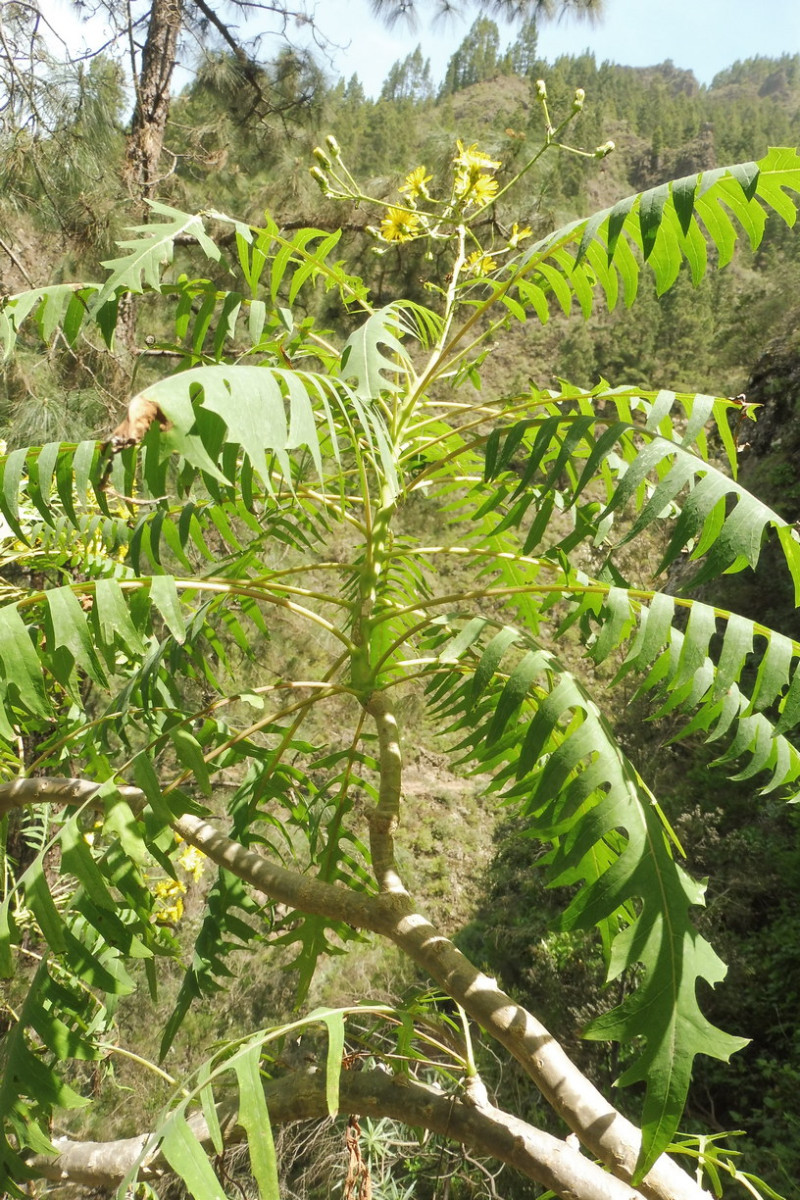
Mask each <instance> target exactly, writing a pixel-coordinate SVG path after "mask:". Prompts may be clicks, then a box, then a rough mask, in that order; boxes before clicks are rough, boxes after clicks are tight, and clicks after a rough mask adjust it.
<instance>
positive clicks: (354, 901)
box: [0, 779, 708, 1200]
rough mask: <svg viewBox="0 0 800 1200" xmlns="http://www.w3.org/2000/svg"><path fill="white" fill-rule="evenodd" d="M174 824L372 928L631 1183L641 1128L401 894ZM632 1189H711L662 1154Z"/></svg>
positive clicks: (659, 1193) (687, 1198) (201, 825)
mask: <svg viewBox="0 0 800 1200" xmlns="http://www.w3.org/2000/svg"><path fill="white" fill-rule="evenodd" d="M70 783H71V784H74V785H75V792H76V794H80V795H81V796H82V798H83V800H84V801H85V800H86V799H87V798H88V792H90V791H91V788H92V787H94V786H95V785H92V784H88V785H87V783H86V781H81V780H73V781H70V780H51V779H36V780H16V781H15V782H14V783H11V784H6V785H4V786H2V787H0V812H3V811H8V808H10V807H12V803H10V801H11V798H12V796H13V797H16V799H15V803H16V804H20V803H22V802H23V801H22V800H21V796H22V795H24V794H25V791H26V788H31V789H33V788H34V787H35V798H36V799H39V800H43V799H57V798H62V799H63V798H66V796H67V795H68V794H69V788H67V787H65V785H66V784H70ZM129 790H130V791H132V792H133V791H135V789H129ZM30 798H31V799H33V798H34V797H33V796H31V797H30ZM70 802H72V803H75V802H76V801H75V799H72V800H71V801H70ZM4 806H5V807H4ZM173 828H174V829H175V830H176V831H177V832H178V833H180V834H181V836H182V837H183V838H184V839H185V840H186V841H187V842H189V843H190V844H191V845H193V846H196V847H197V848H198V849H199V850H202V851H203V852H204V853H205V854H206V855H207V856H208V857H209V858H210V859H211V860H212V861H213V862H215V863H217V865H218V866H222V867H226V868H227V869H228V870H229V871H231V872H232V873H233V874H234V875H237V876H238V877H239V878H240V879H242V880H244V881H245V882H246V883H249V884H251V885H252V886H253V887H255V888H257V889H258V890H259V891H262V892H264V893H265V894H267V895H268V896H271V897H272V898H273V899H275V900H278V901H280V902H282V903H284V904H287V905H289V906H290V907H292V908H296V909H299V910H300V911H302V912H307V913H315V914H319V915H323V916H327V917H330V918H331V919H333V920H341V921H346V922H347V923H348V924H350V925H353V926H354V927H356V928H359V929H369V930H371V931H372V932H373V933H377V934H380V935H382V936H383V937H387V938H389V939H390V940H391V941H393V942H394V943H395V945H397V946H398V947H399V948H400V949H401V950H403V951H404V952H405V953H406V954H407V955H408V956H409V957H410V958H411V959H413V961H414V962H415V963H417V965H418V966H420V967H421V968H422V969H423V970H424V971H425V972H426V973H427V974H428V975H430V976H431V978H432V979H434V980H435V981H436V982H437V983H438V984H439V985H440V986H441V987H442V988H443V989H444V990H445V991H446V992H447V993H448V995H450V996H452V998H453V999H454V1000H456V1001H457V1002H458V1003H459V1004H460V1005H461V1006H462V1007H463V1008H464V1010H465V1011H466V1013H467V1014H468V1015H469V1016H470V1017H471V1018H472V1019H473V1020H474V1021H476V1022H477V1023H478V1024H479V1025H480V1026H481V1027H482V1028H483V1029H485V1030H486V1032H487V1033H489V1034H490V1035H491V1036H492V1037H493V1038H495V1039H496V1040H497V1041H498V1042H500V1044H501V1045H502V1046H504V1047H505V1048H506V1049H507V1050H508V1052H509V1053H510V1054H511V1055H513V1057H514V1058H516V1059H517V1061H518V1062H519V1063H520V1064H521V1066H522V1067H523V1069H524V1070H525V1071H526V1073H527V1074H528V1075H529V1076H530V1078H531V1079H532V1080H533V1081H534V1083H535V1084H536V1086H537V1087H538V1088H539V1090H540V1091H541V1093H542V1095H543V1096H544V1097H545V1099H546V1100H547V1101H548V1103H549V1104H550V1105H551V1106H552V1107H553V1109H554V1110H555V1111H556V1112H557V1113H558V1115H559V1116H560V1117H561V1118H562V1119H563V1120H564V1121H565V1122H566V1124H567V1125H568V1126H569V1128H570V1129H572V1130H573V1131H574V1132H575V1133H576V1134H577V1136H578V1137H579V1139H580V1141H581V1142H582V1143H583V1145H584V1146H586V1147H587V1149H589V1150H590V1151H591V1153H592V1154H593V1155H595V1156H596V1157H597V1158H599V1159H601V1160H602V1161H603V1162H605V1163H606V1164H607V1165H608V1166H609V1167H610V1168H611V1170H612V1171H613V1173H614V1175H615V1176H617V1177H618V1178H620V1179H624V1180H630V1179H631V1178H632V1176H633V1171H634V1166H635V1163H636V1159H637V1157H638V1154H639V1147H640V1145H641V1133H640V1131H639V1130H638V1129H637V1128H636V1127H635V1126H634V1125H633V1124H632V1123H631V1122H630V1121H628V1120H627V1119H626V1118H625V1117H623V1116H622V1114H621V1113H619V1112H617V1110H616V1109H615V1108H614V1107H613V1105H611V1104H609V1103H608V1101H607V1100H606V1099H605V1098H604V1097H603V1096H602V1095H601V1093H600V1092H599V1091H598V1090H597V1088H595V1087H594V1085H593V1084H592V1083H590V1081H589V1080H588V1079H587V1078H586V1077H585V1076H584V1075H583V1074H582V1072H581V1071H580V1070H579V1069H578V1068H577V1067H576V1066H575V1064H574V1063H573V1062H571V1060H570V1059H569V1058H568V1056H567V1055H566V1053H565V1052H564V1050H563V1049H562V1048H561V1046H560V1045H559V1044H558V1042H557V1041H556V1040H555V1038H554V1037H553V1036H552V1034H551V1033H550V1032H549V1031H548V1030H547V1029H546V1028H545V1026H544V1025H542V1023H541V1022H540V1021H538V1020H537V1019H536V1017H535V1016H533V1014H532V1013H529V1012H528V1011H527V1010H526V1009H525V1008H523V1007H522V1006H521V1005H519V1004H515V1003H514V1001H513V1000H512V999H511V998H510V997H509V996H507V995H506V994H505V993H504V992H503V991H501V990H500V988H499V987H498V986H497V983H496V981H495V980H494V979H490V978H489V977H488V976H486V975H484V974H482V972H480V971H479V970H477V968H476V967H474V966H473V965H472V963H470V962H469V960H468V959H467V958H465V957H464V955H463V954H462V953H461V952H460V951H459V950H458V949H456V947H455V946H454V945H453V943H452V942H451V941H450V939H449V938H447V937H445V936H444V934H442V933H440V932H439V931H438V930H437V929H436V928H434V926H433V925H431V923H430V922H429V921H428V920H427V919H426V918H425V917H424V916H422V915H421V914H420V913H417V912H415V911H414V906H413V903H412V901H411V898H410V897H409V896H408V894H407V893H405V892H402V893H397V892H394V893H392V892H385V893H383V894H382V895H378V896H370V895H365V894H363V893H356V892H353V891H350V890H348V889H346V888H342V887H338V886H335V885H333V884H328V883H324V882H322V881H321V880H318V879H313V878H309V877H308V876H303V875H298V874H296V873H295V872H293V871H287V870H286V869H285V868H284V867H280V866H278V865H277V864H274V863H272V862H270V861H269V860H268V859H266V858H262V857H260V855H258V854H256V853H254V852H253V851H252V850H247V849H246V848H245V847H243V846H240V845H239V844H238V843H237V842H234V841H232V840H231V839H230V838H228V837H226V836H225V835H224V834H222V833H220V832H219V831H218V830H217V829H215V828H214V826H213V825H211V824H210V823H209V822H207V821H202V820H200V819H199V818H198V817H195V816H192V815H189V814H186V815H184V816H182V817H179V818H177V819H176V820H175V821H174V822H173ZM639 1191H640V1192H641V1194H642V1195H643V1196H645V1197H647V1198H648V1200H708V1193H707V1192H705V1191H704V1190H703V1189H702V1188H701V1187H700V1186H699V1185H698V1184H697V1183H695V1182H694V1180H693V1179H692V1178H691V1177H690V1176H689V1175H687V1174H686V1172H685V1171H683V1170H682V1169H681V1167H679V1166H678V1164H677V1163H676V1162H675V1161H674V1160H672V1159H670V1158H668V1157H666V1156H665V1155H663V1156H662V1157H661V1158H660V1159H659V1161H658V1162H657V1163H656V1164H655V1166H654V1167H653V1168H652V1170H651V1171H650V1172H649V1173H648V1175H647V1177H646V1179H645V1180H643V1182H642V1183H641V1184H640V1185H639Z"/></svg>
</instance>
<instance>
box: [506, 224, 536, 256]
mask: <svg viewBox="0 0 800 1200" xmlns="http://www.w3.org/2000/svg"><path fill="white" fill-rule="evenodd" d="M532 236H533V230H532V229H531V228H530V226H529V225H526V226H525V228H524V229H520V227H519V225H518V224H517V222H516V221H515V222H514V224H513V225H512V226H511V237H510V238H509V239H508V244H509V246H510V247H511V248H512V250H513V249H514V247H515V246H518V245H519V244H520V242H523V241H524V240H525V238H529V237H532Z"/></svg>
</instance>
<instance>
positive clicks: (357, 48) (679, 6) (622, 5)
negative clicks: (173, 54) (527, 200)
mask: <svg viewBox="0 0 800 1200" xmlns="http://www.w3.org/2000/svg"><path fill="white" fill-rule="evenodd" d="M419 5H420V10H421V11H424V8H425V0H419ZM316 16H317V21H318V23H319V25H320V27H321V29H322V30H323V31H324V32H325V33H327V34H328V35H329V36H330V37H331V38H333V39H334V40H335V41H337V42H339V43H345V42H346V41H347V40H348V39H349V41H350V45H349V47H348V49H346V50H342V51H338V52H335V53H334V54H333V55H332V57H333V59H334V69H335V73H336V74H341V75H344V76H345V77H348V78H349V76H350V75H352V74H354V73H355V74H357V75H358V76H359V78H360V79H361V82H362V83H363V84H364V87H365V89H366V90H367V92H368V93H369V94H371V95H376V94H377V93H378V92H379V91H380V87H381V83H382V82H383V80H384V78H385V77H386V73H387V71H388V70H389V67H390V66H391V65H392V63H393V62H394V61H395V60H396V59H398V58H403V57H404V56H405V55H406V54H408V53H409V52H410V51H411V50H413V49H414V47H415V46H416V45H417V43H418V42H420V43H421V44H422V48H423V52H424V53H425V55H426V56H427V57H429V58H430V60H431V69H432V72H433V75H434V78H435V79H436V80H437V82H438V81H439V80H440V79H441V77H442V76H443V75H444V71H445V68H446V66H447V62H448V59H449V57H450V55H451V54H452V53H453V51H454V50H455V48H456V47H457V46H458V44H459V42H461V40H462V39H463V37H464V35H465V34H466V32H467V30H468V29H469V26H470V24H471V23H472V21H473V20H474V19H475V10H474V9H473V10H471V11H468V12H466V13H465V16H464V17H463V18H461V19H451V20H450V21H449V22H448V23H446V24H440V23H436V24H433V25H431V23H430V22H428V21H424V20H421V21H420V24H419V28H418V29H417V30H416V32H409V31H408V30H406V29H403V28H402V27H396V28H395V29H394V30H391V31H390V30H387V29H385V28H383V27H381V25H380V24H379V22H377V21H376V20H375V18H374V17H373V16H372V15H371V12H370V8H369V4H368V2H367V0H319V3H318V4H317V6H316ZM504 28H505V27H504ZM513 36H514V34H513V31H512V30H511V29H510V28H509V29H508V32H507V38H506V40H512V39H513ZM539 46H540V53H541V55H542V57H543V58H546V59H548V61H552V60H553V59H554V58H556V57H557V56H558V55H559V54H570V53H580V52H582V51H583V50H585V49H586V48H588V49H590V50H592V51H593V52H594V54H595V57H596V59H597V61H598V62H603V61H604V60H605V59H609V60H610V61H612V62H618V63H622V64H624V65H626V66H649V65H652V64H653V63H660V62H663V61H664V60H665V59H667V58H671V59H672V60H673V62H674V63H675V65H676V66H678V67H686V68H690V69H691V70H693V71H694V73H695V75H696V76H697V78H698V80H699V81H700V82H701V83H710V82H711V80H712V79H713V77H714V75H715V74H716V73H717V72H718V71H720V70H722V68H723V67H727V66H730V65H731V64H732V63H733V62H735V61H736V60H737V59H741V58H750V57H752V56H753V55H756V54H761V55H768V56H770V57H776V56H777V55H780V54H783V53H789V54H800V0H606V15H605V17H604V18H603V20H602V21H601V22H600V23H599V24H598V25H596V26H591V25H588V24H586V23H585V22H575V21H561V22H557V23H556V24H551V25H545V26H543V27H542V29H541V31H540V38H539Z"/></svg>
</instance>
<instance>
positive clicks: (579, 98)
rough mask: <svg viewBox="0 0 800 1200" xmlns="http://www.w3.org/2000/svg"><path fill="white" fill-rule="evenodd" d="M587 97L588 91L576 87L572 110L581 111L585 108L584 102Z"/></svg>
mask: <svg viewBox="0 0 800 1200" xmlns="http://www.w3.org/2000/svg"><path fill="white" fill-rule="evenodd" d="M585 99H586V92H585V91H584V90H583V88H576V89H575V99H574V100H573V101H572V111H573V112H580V111H581V109H582V108H583V102H584V100H585Z"/></svg>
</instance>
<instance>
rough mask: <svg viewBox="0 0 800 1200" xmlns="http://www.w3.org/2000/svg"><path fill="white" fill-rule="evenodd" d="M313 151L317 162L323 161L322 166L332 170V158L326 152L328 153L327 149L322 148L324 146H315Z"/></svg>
mask: <svg viewBox="0 0 800 1200" xmlns="http://www.w3.org/2000/svg"><path fill="white" fill-rule="evenodd" d="M312 153H313V155H314V158H315V159H316V160H317V162H318V163H321V164H322V166H323V167H324V168H325V170H326V171H330V169H331V160H330V159H329V158H328V156H327V154H326V153H325V151H324V150H323V149H322V147H321V146H315V147H314V149H313V151H312Z"/></svg>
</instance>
